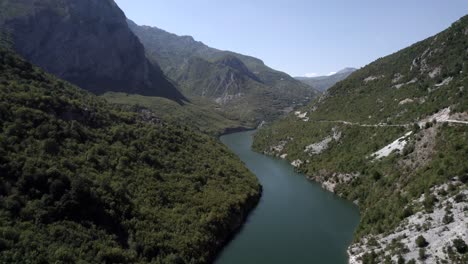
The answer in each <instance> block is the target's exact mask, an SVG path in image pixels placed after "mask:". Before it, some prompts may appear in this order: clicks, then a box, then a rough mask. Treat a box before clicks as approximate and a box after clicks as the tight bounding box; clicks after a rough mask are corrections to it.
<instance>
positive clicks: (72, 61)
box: [0, 0, 183, 101]
mask: <svg viewBox="0 0 468 264" xmlns="http://www.w3.org/2000/svg"><path fill="white" fill-rule="evenodd" d="M0 9H2V11H0V27H3V28H5V29H7V30H8V31H9V32H10V34H11V36H12V39H13V41H14V48H15V49H16V51H17V52H18V53H20V54H21V55H22V56H24V57H25V58H26V59H27V60H29V61H31V62H32V63H34V64H36V65H38V66H40V67H42V68H44V69H45V70H47V71H48V72H50V73H52V74H55V75H57V76H59V77H60V78H63V79H65V80H67V81H70V82H72V83H74V84H76V85H78V86H80V87H82V88H84V89H86V90H89V91H91V92H94V93H97V94H101V93H104V92H107V91H116V92H126V93H138V94H143V95H154V96H163V97H168V98H170V99H174V100H177V101H178V100H182V99H183V96H182V95H181V94H180V93H179V91H177V89H176V88H175V87H174V86H173V85H172V83H171V82H170V81H168V80H167V79H166V77H165V76H164V75H163V73H162V71H161V70H160V69H159V66H157V65H153V64H152V63H150V62H149V60H147V58H146V57H145V50H144V48H143V46H142V44H141V43H140V42H139V40H138V38H137V37H136V36H135V35H134V34H133V33H132V32H131V31H130V29H129V28H128V25H127V22H126V18H125V15H124V13H123V12H122V11H121V10H120V9H119V7H118V6H117V5H116V4H115V3H114V1H113V0H80V1H76V0H5V1H2V3H1V4H0Z"/></svg>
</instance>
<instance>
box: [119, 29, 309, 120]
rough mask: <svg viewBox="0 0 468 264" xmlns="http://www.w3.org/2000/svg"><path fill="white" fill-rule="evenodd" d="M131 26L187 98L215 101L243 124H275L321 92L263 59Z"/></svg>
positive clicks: (150, 53)
mask: <svg viewBox="0 0 468 264" xmlns="http://www.w3.org/2000/svg"><path fill="white" fill-rule="evenodd" d="M128 23H129V26H130V28H131V29H132V30H133V32H134V33H135V34H136V35H137V36H138V37H139V38H140V41H141V42H142V43H143V45H144V46H145V48H146V50H147V53H148V56H149V57H151V58H153V59H154V60H156V61H158V62H159V63H160V65H161V68H162V69H163V71H164V72H165V73H166V74H167V75H168V76H169V77H171V78H172V79H173V80H175V81H176V82H177V83H179V84H180V85H181V87H182V89H183V91H184V92H185V94H186V95H188V96H197V97H200V96H201V97H206V98H210V99H212V100H214V101H215V102H217V103H218V104H219V105H220V108H221V109H223V110H224V112H225V113H230V114H233V115H235V118H237V119H241V120H247V121H249V122H259V121H261V120H265V119H266V120H271V119H273V118H275V117H277V116H279V115H281V114H282V113H284V111H288V110H289V109H291V107H295V106H298V105H301V104H304V103H306V102H308V101H310V99H311V98H312V97H314V96H315V95H316V91H315V90H313V89H311V88H310V87H308V86H307V85H305V84H302V83H301V82H299V81H297V80H295V79H294V78H292V77H290V76H289V75H287V74H285V73H282V72H278V71H275V70H273V69H271V68H269V67H267V66H266V65H265V64H264V63H263V62H262V61H261V60H259V59H256V58H253V57H249V56H244V55H241V54H237V53H233V52H229V51H220V50H217V49H213V48H210V47H208V46H206V45H204V44H203V43H201V42H197V41H195V40H194V39H193V38H192V37H190V36H182V37H180V36H177V35H174V34H171V33H168V32H165V31H163V30H161V29H158V28H155V27H148V26H138V25H136V24H135V23H133V22H132V21H128Z"/></svg>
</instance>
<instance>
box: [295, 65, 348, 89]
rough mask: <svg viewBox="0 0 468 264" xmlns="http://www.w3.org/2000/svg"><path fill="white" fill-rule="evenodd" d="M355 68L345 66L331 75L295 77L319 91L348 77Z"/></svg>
mask: <svg viewBox="0 0 468 264" xmlns="http://www.w3.org/2000/svg"><path fill="white" fill-rule="evenodd" d="M356 70H357V69H356V68H351V67H347V68H344V69H342V70H340V71H338V72H336V73H334V74H331V75H324V76H317V77H295V78H296V80H299V81H301V82H303V83H305V84H307V85H310V86H311V87H314V88H316V89H318V90H319V91H322V92H324V91H326V90H328V89H329V88H330V87H332V86H333V85H335V84H336V83H337V82H340V81H342V80H344V79H346V78H348V77H349V75H351V74H352V73H353V72H355V71H356Z"/></svg>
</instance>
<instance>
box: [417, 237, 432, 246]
mask: <svg viewBox="0 0 468 264" xmlns="http://www.w3.org/2000/svg"><path fill="white" fill-rule="evenodd" d="M428 245H429V243H428V242H427V241H426V238H424V237H423V236H421V235H420V236H418V237H417V238H416V246H418V247H420V248H423V247H427V246H428Z"/></svg>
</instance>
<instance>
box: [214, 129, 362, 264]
mask: <svg viewBox="0 0 468 264" xmlns="http://www.w3.org/2000/svg"><path fill="white" fill-rule="evenodd" d="M253 133H254V131H249V132H240V133H235V134H230V135H226V136H223V137H221V141H222V142H223V143H224V144H226V145H227V146H228V147H229V148H230V149H231V150H232V151H233V152H235V153H236V154H237V155H238V156H239V157H240V158H241V159H242V161H243V162H244V163H245V164H246V166H247V167H248V168H249V169H250V171H252V172H253V173H254V174H255V175H256V176H257V178H258V179H259V181H260V182H261V184H262V185H263V196H262V198H261V200H260V203H259V205H258V207H257V208H256V209H255V210H254V211H253V212H252V214H251V215H250V216H249V218H248V219H247V222H246V224H245V225H244V227H243V228H242V230H241V231H240V232H239V234H238V235H237V236H236V237H235V238H234V239H233V241H231V242H230V243H229V244H228V245H227V246H226V248H225V249H224V250H223V251H222V252H221V254H220V256H219V258H218V259H217V261H216V262H215V263H216V264H248V263H252V264H262V263H268V264H275V263H283V264H284V263H291V264H295V263H298V264H302V263H319V264H326V263H337V264H338V263H347V260H348V258H347V254H346V249H347V247H348V246H349V244H350V243H351V241H352V237H353V232H354V230H355V228H356V226H357V224H358V221H359V212H358V209H357V207H355V206H354V205H353V204H352V203H351V202H348V201H346V200H343V199H341V198H339V197H337V196H336V195H334V194H332V193H330V192H327V191H325V190H323V189H322V188H321V187H320V185H318V184H316V183H312V182H310V181H308V180H307V179H306V178H305V177H304V175H302V174H299V173H296V172H294V169H293V167H292V166H291V165H290V164H289V163H287V162H286V161H284V160H279V159H275V158H271V157H268V156H264V155H261V154H258V153H255V152H253V151H252V150H251V145H252V135H253Z"/></svg>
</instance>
